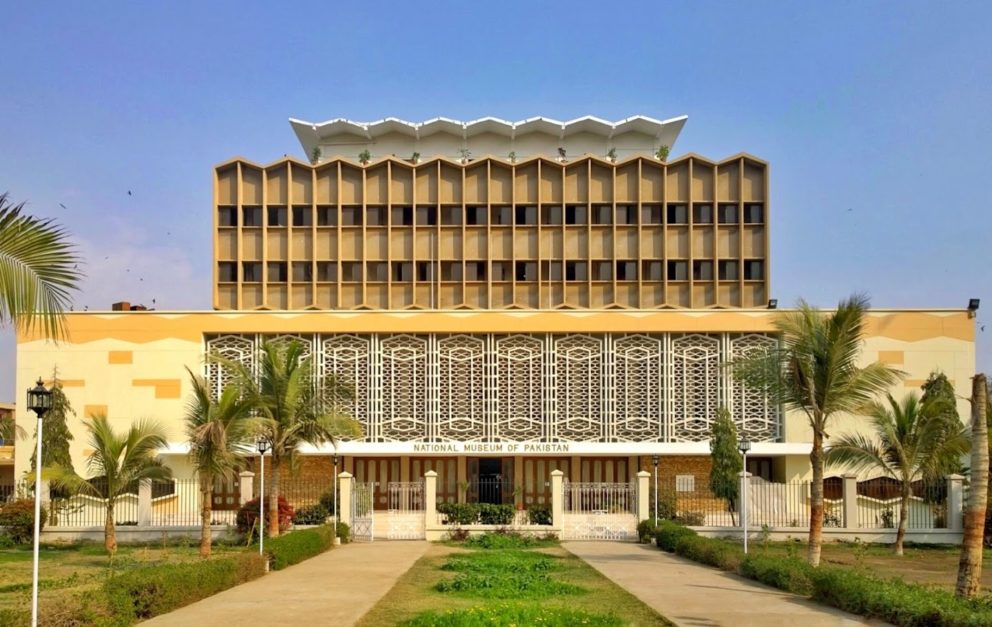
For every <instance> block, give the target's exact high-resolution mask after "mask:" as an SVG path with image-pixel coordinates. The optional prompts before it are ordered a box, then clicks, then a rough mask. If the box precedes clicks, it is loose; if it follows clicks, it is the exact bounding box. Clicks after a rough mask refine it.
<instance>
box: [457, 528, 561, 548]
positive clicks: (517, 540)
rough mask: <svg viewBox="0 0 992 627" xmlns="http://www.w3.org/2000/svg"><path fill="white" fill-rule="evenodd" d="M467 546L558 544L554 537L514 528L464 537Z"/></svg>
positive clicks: (502, 546)
mask: <svg viewBox="0 0 992 627" xmlns="http://www.w3.org/2000/svg"><path fill="white" fill-rule="evenodd" d="M464 542H465V546H467V547H470V548H473V549H529V548H533V547H538V546H552V545H555V544H558V539H557V538H554V537H550V538H549V537H544V538H535V537H534V536H529V535H524V534H522V533H518V532H516V531H513V530H502V529H501V530H498V531H495V532H491V533H483V534H480V535H477V536H471V537H466V538H464Z"/></svg>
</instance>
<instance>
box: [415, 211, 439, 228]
mask: <svg viewBox="0 0 992 627" xmlns="http://www.w3.org/2000/svg"><path fill="white" fill-rule="evenodd" d="M417 226H437V207H417Z"/></svg>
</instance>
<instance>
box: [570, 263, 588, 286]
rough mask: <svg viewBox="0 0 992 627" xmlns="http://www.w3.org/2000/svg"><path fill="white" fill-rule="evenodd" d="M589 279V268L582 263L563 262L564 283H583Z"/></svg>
mask: <svg viewBox="0 0 992 627" xmlns="http://www.w3.org/2000/svg"><path fill="white" fill-rule="evenodd" d="M588 278H589V266H588V265H587V264H586V262H584V261H566V262H565V280H566V281H585V280H588Z"/></svg>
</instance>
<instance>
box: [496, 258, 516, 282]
mask: <svg viewBox="0 0 992 627" xmlns="http://www.w3.org/2000/svg"><path fill="white" fill-rule="evenodd" d="M511 267H512V266H511V265H510V262H509V261H494V262H493V263H492V280H493V281H509V280H511V279H512V278H513V275H512V273H511Z"/></svg>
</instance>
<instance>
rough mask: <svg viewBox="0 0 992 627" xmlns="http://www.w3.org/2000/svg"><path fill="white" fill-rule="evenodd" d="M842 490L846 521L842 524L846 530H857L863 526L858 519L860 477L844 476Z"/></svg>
mask: <svg viewBox="0 0 992 627" xmlns="http://www.w3.org/2000/svg"><path fill="white" fill-rule="evenodd" d="M842 481H843V483H841V485H842V489H841V498H843V499H844V521H843V522H842V523H841V524H842V525H843V526H844V528H845V529H857V528H858V527H860V526H861V521H860V520H859V518H858V476H857V475H844V476H843V477H842Z"/></svg>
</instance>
